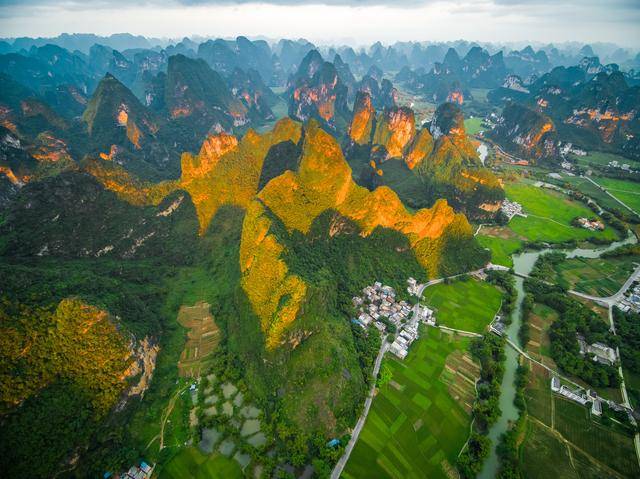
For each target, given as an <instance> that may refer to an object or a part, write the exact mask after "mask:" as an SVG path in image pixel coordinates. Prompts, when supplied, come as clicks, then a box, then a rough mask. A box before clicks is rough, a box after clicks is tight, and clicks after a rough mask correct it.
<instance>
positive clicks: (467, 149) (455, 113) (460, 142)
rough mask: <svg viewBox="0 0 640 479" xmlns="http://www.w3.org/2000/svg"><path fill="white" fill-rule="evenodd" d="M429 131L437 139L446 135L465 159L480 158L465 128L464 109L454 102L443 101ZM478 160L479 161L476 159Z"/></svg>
mask: <svg viewBox="0 0 640 479" xmlns="http://www.w3.org/2000/svg"><path fill="white" fill-rule="evenodd" d="M429 131H430V132H431V134H432V135H433V138H434V139H435V140H437V139H438V138H440V137H442V136H446V137H447V138H448V139H449V141H451V143H452V144H453V145H454V146H455V147H456V148H457V149H458V151H459V153H460V155H461V156H462V157H463V159H464V160H468V161H471V162H474V161H476V160H477V158H478V154H477V152H476V148H475V147H474V146H473V144H472V143H471V141H469V138H468V137H467V132H466V130H465V128H464V116H463V115H462V110H460V108H459V107H458V106H457V105H456V104H454V103H443V104H442V105H440V106H439V107H438V108H437V110H436V112H435V113H434V115H433V119H432V120H431V125H430V126H429ZM476 162H477V161H476Z"/></svg>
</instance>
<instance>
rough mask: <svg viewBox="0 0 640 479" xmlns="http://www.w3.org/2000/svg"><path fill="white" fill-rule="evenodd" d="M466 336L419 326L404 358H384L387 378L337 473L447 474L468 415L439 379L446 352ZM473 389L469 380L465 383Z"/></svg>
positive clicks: (405, 477)
mask: <svg viewBox="0 0 640 479" xmlns="http://www.w3.org/2000/svg"><path fill="white" fill-rule="evenodd" d="M468 346H469V339H467V338H456V337H454V336H450V335H446V334H444V333H442V332H441V331H438V330H436V329H432V328H429V329H426V328H425V329H424V330H423V331H422V337H421V338H420V339H419V340H418V341H417V342H416V343H415V344H414V345H413V347H412V349H411V350H410V352H409V355H408V356H407V358H406V359H405V360H404V361H400V360H396V359H388V360H387V361H388V362H387V365H388V366H389V368H390V369H391V371H392V374H393V376H392V379H391V381H390V382H389V383H388V384H386V385H384V386H382V387H381V389H380V390H379V392H378V394H377V396H376V397H375V399H374V400H373V404H372V407H371V410H370V412H369V416H368V418H367V422H366V424H365V426H364V428H363V430H362V432H361V434H360V438H359V440H358V442H357V443H356V446H355V448H354V449H353V452H352V454H351V457H350V459H349V462H348V463H347V466H346V468H345V470H344V472H343V474H342V476H341V477H342V478H344V479H360V478H365V477H366V478H376V479H385V478H398V479H413V478H416V479H418V478H420V479H422V478H425V477H429V478H447V477H450V476H448V475H447V471H448V472H450V473H451V472H454V473H455V462H456V458H457V456H458V453H459V452H460V449H461V448H462V446H463V445H464V444H465V442H466V440H467V437H468V435H469V425H470V421H471V418H470V416H469V414H468V413H467V412H466V411H465V409H464V408H463V407H462V406H461V405H460V402H459V401H456V400H454V399H453V397H452V396H451V394H450V393H449V386H447V384H446V382H445V381H444V380H443V375H444V374H445V373H446V372H448V370H447V369H446V368H445V363H446V362H447V358H448V357H450V355H452V354H453V353H456V352H458V353H457V354H460V353H461V352H462V351H464V350H466V349H467V347H468ZM468 387H469V388H470V389H471V391H473V383H472V382H471V384H470V385H469V386H468Z"/></svg>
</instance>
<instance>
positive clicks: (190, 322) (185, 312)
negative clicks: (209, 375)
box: [178, 302, 220, 378]
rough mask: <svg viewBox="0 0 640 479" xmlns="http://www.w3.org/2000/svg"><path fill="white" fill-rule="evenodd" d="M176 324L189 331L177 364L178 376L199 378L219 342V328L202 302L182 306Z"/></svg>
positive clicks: (207, 307) (206, 305) (205, 304)
mask: <svg viewBox="0 0 640 479" xmlns="http://www.w3.org/2000/svg"><path fill="white" fill-rule="evenodd" d="M178 323H180V325H181V326H184V327H185V328H187V329H188V330H189V331H188V332H187V342H186V344H185V346H184V349H183V351H182V354H181V355H180V361H179V362H178V371H179V374H180V376H182V377H195V378H197V377H200V375H201V373H202V370H203V366H205V365H206V363H207V360H208V359H210V358H211V353H213V351H214V350H215V348H216V347H217V346H218V343H219V342H220V328H218V326H217V325H216V323H215V321H214V320H213V316H211V313H210V311H209V305H208V304H207V303H204V302H198V303H196V304H195V306H182V307H181V308H180V312H179V313H178Z"/></svg>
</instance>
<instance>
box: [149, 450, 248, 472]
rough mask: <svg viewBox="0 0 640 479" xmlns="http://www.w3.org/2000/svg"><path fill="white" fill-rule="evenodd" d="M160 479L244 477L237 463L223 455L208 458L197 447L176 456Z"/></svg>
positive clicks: (164, 469)
mask: <svg viewBox="0 0 640 479" xmlns="http://www.w3.org/2000/svg"><path fill="white" fill-rule="evenodd" d="M159 477H160V479H183V478H184V479H187V478H196V479H205V478H211V479H234V478H238V479H240V478H242V477H244V476H243V474H242V470H241V469H240V466H239V465H238V463H237V462H236V461H234V460H233V459H231V458H227V457H225V456H223V455H221V454H214V455H212V456H207V455H205V454H203V453H202V452H200V450H198V449H197V448H195V447H188V448H186V449H183V450H182V451H180V452H179V453H178V454H176V455H175V456H174V457H173V458H172V459H171V460H170V461H169V462H168V463H167V465H166V466H165V467H164V468H163V469H162V471H161V472H160V476H159Z"/></svg>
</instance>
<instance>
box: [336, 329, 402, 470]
mask: <svg viewBox="0 0 640 479" xmlns="http://www.w3.org/2000/svg"><path fill="white" fill-rule="evenodd" d="M388 347H389V343H388V342H387V339H386V337H383V338H382V346H380V352H378V357H377V358H376V362H375V364H374V366H373V372H372V373H371V375H372V377H373V383H372V385H371V389H370V390H369V395H368V396H367V399H366V400H365V401H364V410H363V411H362V414H361V415H360V419H358V422H357V423H356V426H355V427H354V428H353V432H352V433H351V439H350V440H349V443H348V444H347V447H346V448H345V450H344V454H343V455H342V457H341V458H340V460H339V461H338V463H337V464H336V466H335V467H334V468H333V471H332V472H331V479H338V478H339V477H340V474H342V470H343V469H344V466H346V465H347V461H348V460H349V456H351V451H353V447H354V446H355V445H356V442H358V436H359V435H360V431H362V428H363V427H364V424H365V422H366V421H367V415H368V414H369V409H370V408H371V403H372V402H373V392H374V390H375V388H376V381H375V378H376V377H377V376H378V371H380V364H382V358H383V356H384V353H385V352H386V351H387V348H388Z"/></svg>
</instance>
